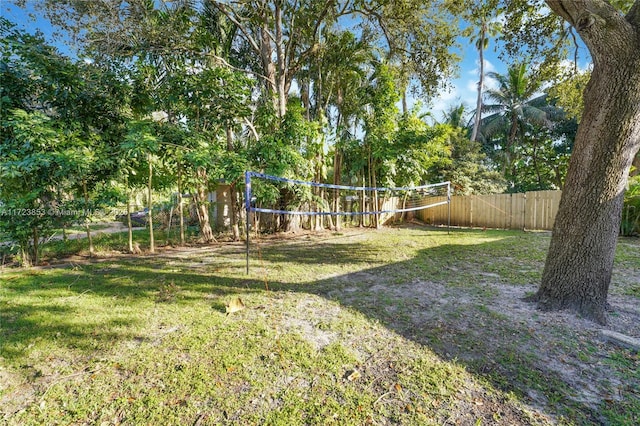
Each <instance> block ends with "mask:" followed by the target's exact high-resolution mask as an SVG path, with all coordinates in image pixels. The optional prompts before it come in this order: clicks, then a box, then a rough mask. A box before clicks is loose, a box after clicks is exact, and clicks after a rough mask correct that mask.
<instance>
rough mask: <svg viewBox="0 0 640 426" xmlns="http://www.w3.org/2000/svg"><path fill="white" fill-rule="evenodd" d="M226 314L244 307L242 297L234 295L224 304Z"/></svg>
mask: <svg viewBox="0 0 640 426" xmlns="http://www.w3.org/2000/svg"><path fill="white" fill-rule="evenodd" d="M225 308H226V312H227V315H229V314H232V313H234V312H238V311H241V310H243V309H244V308H245V306H244V303H242V299H240V298H239V297H236V298H235V299H233V300H231V301H230V302H229V303H227V304H226V305H225Z"/></svg>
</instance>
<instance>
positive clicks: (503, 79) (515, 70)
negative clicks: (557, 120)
mask: <svg viewBox="0 0 640 426" xmlns="http://www.w3.org/2000/svg"><path fill="white" fill-rule="evenodd" d="M487 76H489V77H491V78H493V79H495V80H496V81H497V82H498V87H497V88H496V89H490V90H487V91H486V95H487V98H488V99H489V101H490V102H492V103H490V104H486V105H484V106H483V108H482V110H483V111H484V112H489V113H491V114H490V115H489V116H487V117H485V118H483V119H482V120H481V121H480V134H479V139H483V140H484V143H485V146H487V145H488V144H489V143H490V140H491V139H492V138H494V139H495V137H496V136H498V135H502V141H501V142H500V143H499V145H500V150H501V151H502V153H503V155H504V158H503V161H504V162H503V173H504V172H506V170H507V167H511V166H512V164H513V154H514V151H515V148H516V144H517V140H518V139H521V138H522V137H523V136H524V135H525V133H526V131H527V126H528V125H538V126H545V127H550V126H551V124H552V123H551V118H553V117H555V115H557V114H558V113H559V109H558V108H556V107H554V106H551V105H549V103H548V102H547V96H546V94H544V93H541V91H540V88H541V86H542V83H541V82H540V81H539V80H536V79H535V78H533V77H532V76H531V75H530V74H529V73H528V72H527V64H526V63H520V64H514V65H512V66H510V67H509V69H508V70H507V73H506V74H504V75H503V74H498V73H495V72H490V73H487Z"/></svg>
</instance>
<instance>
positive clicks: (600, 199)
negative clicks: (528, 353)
mask: <svg viewBox="0 0 640 426" xmlns="http://www.w3.org/2000/svg"><path fill="white" fill-rule="evenodd" d="M540 3H541V2H535V1H533V0H531V1H523V0H512V1H510V2H509V10H508V16H507V19H506V22H507V23H508V25H509V27H510V29H511V30H513V31H514V32H516V31H517V33H518V37H519V38H520V40H522V41H523V42H524V43H528V44H530V45H531V46H533V47H535V48H537V49H538V51H539V50H541V49H542V50H544V49H545V48H547V49H548V48H549V47H550V46H549V43H548V42H549V40H552V38H551V37H552V36H554V35H555V36H556V39H557V38H558V37H557V36H558V34H562V33H565V34H567V33H569V30H567V28H570V31H571V32H574V31H575V32H577V34H578V35H579V36H580V38H581V39H582V41H583V42H584V44H585V45H586V46H587V48H588V49H589V52H590V54H591V58H592V59H593V70H592V73H591V78H590V80H589V84H588V85H587V88H586V90H585V93H584V111H583V113H582V118H581V121H580V125H579V127H578V131H577V134H576V138H575V144H574V148H573V153H572V155H571V160H570V162H569V168H568V171H567V176H566V179H565V186H564V190H563V192H562V199H561V201H560V207H559V210H558V214H557V216H556V221H555V224H554V229H553V235H552V238H551V245H550V247H549V252H548V254H547V260H546V262H545V268H544V272H543V276H542V283H541V285H540V288H539V289H538V292H537V293H536V295H535V296H534V297H533V298H532V299H533V300H535V301H537V303H538V306H539V307H541V308H543V309H547V310H558V309H570V310H573V311H575V312H578V313H580V314H581V315H584V316H586V317H588V318H591V319H594V320H596V321H598V322H601V323H604V322H605V321H606V314H605V310H606V305H607V295H608V291H609V284H610V282H611V273H612V269H613V258H614V253H615V247H616V241H617V237H618V234H619V229H620V221H621V217H622V206H623V201H624V189H625V187H626V184H627V180H628V176H629V170H630V167H631V164H632V162H633V160H634V157H635V156H636V154H637V153H638V149H639V148H640V126H639V125H638V123H640V1H638V0H636V1H631V0H621V1H616V2H615V3H613V2H606V1H602V0H580V1H578V0H553V1H551V0H548V1H546V5H547V6H548V7H549V9H550V10H551V11H552V12H553V14H552V15H550V16H548V17H546V18H545V19H542V20H532V19H531V14H532V13H535V12H534V9H536V8H537V9H538V11H540V10H542V9H541V8H540V5H541V4H540ZM567 26H568V27H567ZM516 45H517V43H514V46H511V49H512V50H513V49H514V48H517V47H518V46H516ZM558 45H559V43H556V44H554V45H553V46H551V47H555V46H558ZM532 51H533V53H535V49H532ZM558 51H559V50H557V49H556V50H555V51H553V50H552V51H551V52H550V53H551V54H550V55H547V58H553V55H554V54H556V53H557V52H558ZM559 57H560V56H556V58H558V59H559Z"/></svg>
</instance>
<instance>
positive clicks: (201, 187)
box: [194, 168, 215, 243]
mask: <svg viewBox="0 0 640 426" xmlns="http://www.w3.org/2000/svg"><path fill="white" fill-rule="evenodd" d="M197 176H198V178H199V179H200V183H199V184H198V185H197V187H196V190H195V194H194V202H195V206H196V213H197V214H198V223H199V225H200V235H201V236H202V240H203V241H204V242H205V243H210V242H212V241H215V238H214V237H213V230H212V229H211V222H210V221H209V206H208V200H207V199H208V192H209V187H208V185H207V180H208V178H207V171H206V170H205V169H203V168H199V169H198V171H197Z"/></svg>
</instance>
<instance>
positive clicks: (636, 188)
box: [621, 175, 640, 236]
mask: <svg viewBox="0 0 640 426" xmlns="http://www.w3.org/2000/svg"><path fill="white" fill-rule="evenodd" d="M621 234H622V235H625V236H638V235H640V175H636V176H634V177H632V178H629V187H628V189H627V191H626V192H625V193H624V207H623V208H622V225H621Z"/></svg>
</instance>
